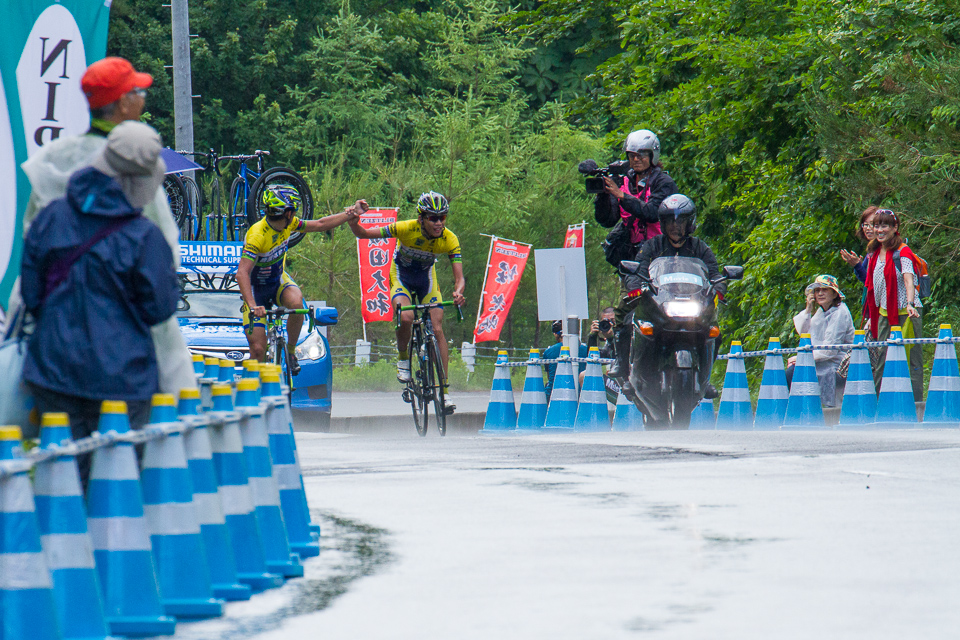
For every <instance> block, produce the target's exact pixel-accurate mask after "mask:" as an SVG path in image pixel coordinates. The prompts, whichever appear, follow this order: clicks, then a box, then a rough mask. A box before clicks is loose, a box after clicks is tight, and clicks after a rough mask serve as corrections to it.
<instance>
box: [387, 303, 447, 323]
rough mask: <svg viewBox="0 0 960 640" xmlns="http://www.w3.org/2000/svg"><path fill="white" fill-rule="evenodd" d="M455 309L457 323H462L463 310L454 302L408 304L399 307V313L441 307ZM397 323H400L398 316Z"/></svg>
mask: <svg viewBox="0 0 960 640" xmlns="http://www.w3.org/2000/svg"><path fill="white" fill-rule="evenodd" d="M453 306H456V307H457V322H463V309H462V308H461V307H460V305H458V304H457V303H456V302H454V301H452V300H448V301H446V302H434V303H432V304H408V305H401V306H400V311H423V310H425V309H439V308H441V307H453ZM397 322H398V323H399V322H400V317H399V315H398V316H397ZM398 326H399V325H398Z"/></svg>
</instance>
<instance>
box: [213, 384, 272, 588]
mask: <svg viewBox="0 0 960 640" xmlns="http://www.w3.org/2000/svg"><path fill="white" fill-rule="evenodd" d="M212 393H213V413H214V414H215V415H216V416H217V417H219V418H222V419H223V421H222V422H221V423H219V424H217V423H214V424H212V425H211V426H210V428H209V432H210V447H211V450H212V451H213V468H214V469H215V470H216V472H217V484H218V485H219V492H220V502H221V504H222V505H223V513H224V519H225V520H226V523H227V530H228V531H229V532H230V542H231V546H232V547H233V555H234V561H235V562H236V564H237V577H238V579H239V580H240V582H242V583H243V584H247V585H250V588H251V589H252V590H253V591H255V592H257V591H263V590H265V589H272V588H274V587H279V586H280V585H281V584H283V577H282V576H279V575H277V574H274V573H270V572H269V571H268V570H267V559H266V555H265V552H264V548H263V539H262V538H261V536H260V525H259V524H258V523H257V516H256V514H255V513H254V510H253V509H254V507H253V495H252V493H251V491H250V484H249V482H248V478H247V465H246V462H245V459H244V455H243V441H242V440H241V437H240V414H238V413H236V412H234V411H233V399H232V398H231V395H232V391H231V389H230V385H226V384H215V385H213V389H212Z"/></svg>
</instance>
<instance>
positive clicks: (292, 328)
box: [280, 287, 303, 357]
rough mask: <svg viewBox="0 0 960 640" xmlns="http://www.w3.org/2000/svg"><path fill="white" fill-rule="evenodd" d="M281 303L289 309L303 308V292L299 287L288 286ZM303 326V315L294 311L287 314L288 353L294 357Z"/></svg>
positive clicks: (281, 296) (282, 294) (281, 297)
mask: <svg viewBox="0 0 960 640" xmlns="http://www.w3.org/2000/svg"><path fill="white" fill-rule="evenodd" d="M280 304H282V305H283V306H285V307H286V308H287V309H301V308H303V293H302V292H301V291H300V288H299V287H287V288H286V289H284V290H283V293H281V294H280ZM302 327H303V315H302V314H299V313H292V314H290V315H289V316H287V353H288V354H290V356H291V357H292V356H293V355H294V354H295V353H296V349H297V341H298V340H299V339H300V329H301V328H302Z"/></svg>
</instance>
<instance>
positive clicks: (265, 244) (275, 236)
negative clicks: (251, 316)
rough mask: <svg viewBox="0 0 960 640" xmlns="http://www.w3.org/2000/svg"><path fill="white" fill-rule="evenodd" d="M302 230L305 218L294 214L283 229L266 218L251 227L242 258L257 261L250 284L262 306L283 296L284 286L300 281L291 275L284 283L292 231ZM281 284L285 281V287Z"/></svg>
mask: <svg viewBox="0 0 960 640" xmlns="http://www.w3.org/2000/svg"><path fill="white" fill-rule="evenodd" d="M301 229H303V221H302V220H300V218H297V217H294V218H293V220H291V221H290V224H289V225H287V228H286V229H284V230H283V231H275V230H274V229H273V228H272V227H270V225H269V224H267V220H266V218H264V219H262V220H260V221H259V222H257V223H256V224H254V225H253V226H252V227H250V228H249V229H248V230H247V235H246V236H245V237H244V239H243V254H242V256H241V259H243V258H246V259H248V260H252V261H253V272H252V273H251V274H250V284H251V286H252V288H253V298H254V301H255V302H256V303H257V305H258V306H266V307H269V306H270V305H271V304H273V302H274V301H275V300H276V299H277V298H279V296H280V294H281V293H282V289H285V288H287V287H288V286H291V284H292V285H293V286H296V283H294V282H293V280H289V278H287V281H286V282H284V280H283V275H284V273H283V265H284V262H285V259H286V254H287V245H288V244H289V242H290V234H292V233H293V232H294V231H300V230H301ZM281 283H283V286H282V287H281Z"/></svg>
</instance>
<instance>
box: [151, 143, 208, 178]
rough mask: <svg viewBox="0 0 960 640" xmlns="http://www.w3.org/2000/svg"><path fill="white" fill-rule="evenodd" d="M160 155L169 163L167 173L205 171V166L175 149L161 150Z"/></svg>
mask: <svg viewBox="0 0 960 640" xmlns="http://www.w3.org/2000/svg"><path fill="white" fill-rule="evenodd" d="M160 157H161V158H163V161H164V162H166V163H167V173H183V172H184V171H203V167H201V166H200V165H198V164H197V163H196V162H194V161H193V160H190V159H189V158H186V157H184V156H182V155H180V154H179V153H177V152H176V151H174V150H173V149H170V148H164V149H161V150H160Z"/></svg>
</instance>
